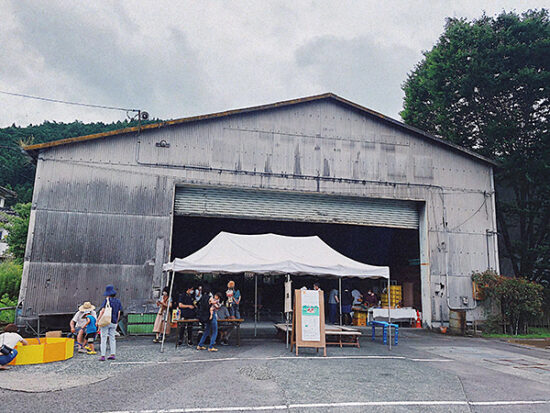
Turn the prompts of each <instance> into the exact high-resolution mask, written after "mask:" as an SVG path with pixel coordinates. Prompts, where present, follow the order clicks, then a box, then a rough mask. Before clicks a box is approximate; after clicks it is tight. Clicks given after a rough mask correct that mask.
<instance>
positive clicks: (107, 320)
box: [97, 298, 113, 327]
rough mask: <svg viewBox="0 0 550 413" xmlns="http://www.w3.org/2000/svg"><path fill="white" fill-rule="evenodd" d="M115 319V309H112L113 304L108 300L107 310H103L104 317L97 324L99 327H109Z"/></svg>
mask: <svg viewBox="0 0 550 413" xmlns="http://www.w3.org/2000/svg"><path fill="white" fill-rule="evenodd" d="M112 317H113V309H112V308H111V302H110V301H109V299H108V298H107V303H106V304H105V309H104V310H103V315H102V316H101V318H100V319H99V321H98V322H97V325H98V326H99V327H107V326H108V325H109V324H111V319H112Z"/></svg>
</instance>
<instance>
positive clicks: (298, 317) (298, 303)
mask: <svg viewBox="0 0 550 413" xmlns="http://www.w3.org/2000/svg"><path fill="white" fill-rule="evenodd" d="M303 291H304V290H295V291H294V311H293V313H292V340H291V347H290V351H293V350H294V346H296V355H298V349H299V348H300V347H312V348H316V349H317V351H319V349H320V348H322V349H323V356H325V357H326V356H327V343H326V336H325V302H324V295H323V291H321V290H319V291H317V292H318V293H319V331H320V336H319V341H307V340H304V339H303V338H302V322H303V321H304V319H303V317H302V292H303ZM306 291H307V290H306Z"/></svg>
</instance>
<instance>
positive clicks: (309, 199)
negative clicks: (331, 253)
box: [174, 186, 418, 229]
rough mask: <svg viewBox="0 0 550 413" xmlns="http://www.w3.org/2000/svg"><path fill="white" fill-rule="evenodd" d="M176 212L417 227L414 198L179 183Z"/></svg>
mask: <svg viewBox="0 0 550 413" xmlns="http://www.w3.org/2000/svg"><path fill="white" fill-rule="evenodd" d="M174 213H175V214H176V215H187V216H203V217H204V216H206V217H208V216H210V217H227V218H247V219H269V220H276V221H302V222H320V223H335V224H356V225H368V226H379V227H393V228H409V229H417V228H418V206H417V203H416V202H414V201H401V200H393V199H379V198H361V197H342V196H332V195H321V194H305V193H295V192H282V191H281V192H279V191H267V190H250V189H230V188H212V187H193V186H182V187H177V188H176V200H175V205H174Z"/></svg>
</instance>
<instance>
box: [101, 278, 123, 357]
mask: <svg viewBox="0 0 550 413" xmlns="http://www.w3.org/2000/svg"><path fill="white" fill-rule="evenodd" d="M103 295H104V296H105V300H103V304H101V307H100V309H101V311H100V312H99V317H98V318H97V320H98V323H100V322H101V318H102V317H103V315H104V314H105V308H106V307H111V320H110V321H111V322H110V323H109V324H108V325H106V326H104V327H100V330H99V331H100V333H101V357H100V358H99V361H105V353H106V352H107V338H109V347H110V348H111V354H110V356H109V357H107V359H108V360H115V359H116V339H115V333H116V327H117V324H118V322H119V320H120V315H121V314H122V303H121V302H120V300H119V299H118V298H116V290H115V287H114V286H113V285H111V284H109V285H107V287H105V293H104V294H103Z"/></svg>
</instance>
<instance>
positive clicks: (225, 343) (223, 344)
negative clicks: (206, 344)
mask: <svg viewBox="0 0 550 413" xmlns="http://www.w3.org/2000/svg"><path fill="white" fill-rule="evenodd" d="M220 344H221V345H222V346H228V345H229V343H228V342H227V341H221V342H220Z"/></svg>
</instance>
